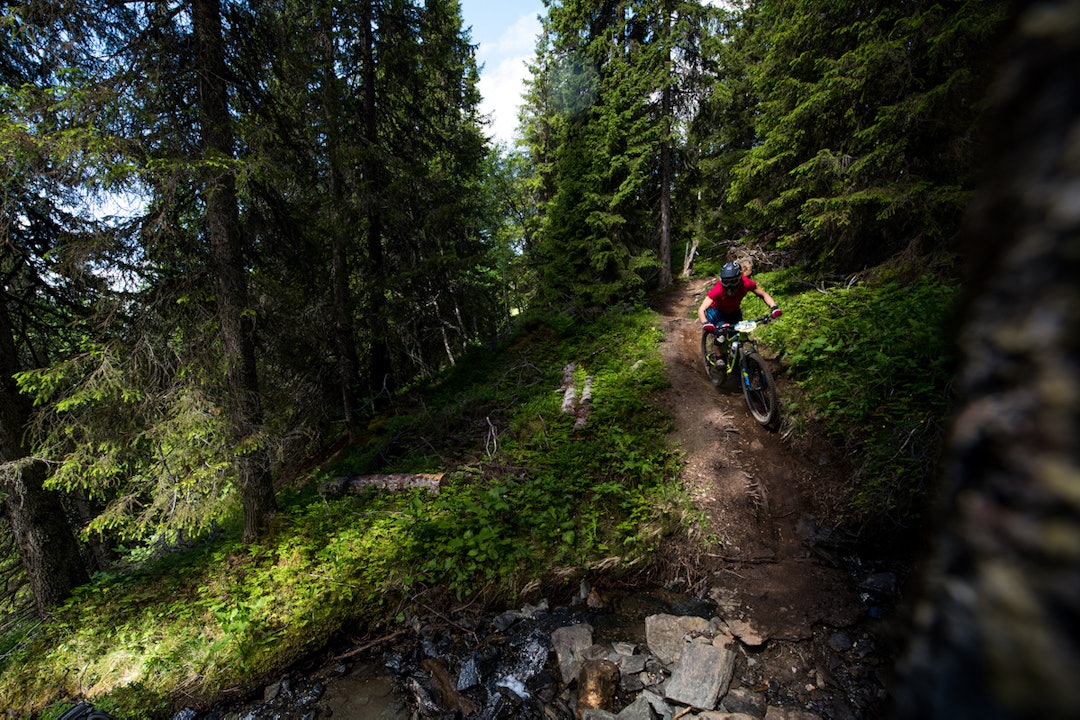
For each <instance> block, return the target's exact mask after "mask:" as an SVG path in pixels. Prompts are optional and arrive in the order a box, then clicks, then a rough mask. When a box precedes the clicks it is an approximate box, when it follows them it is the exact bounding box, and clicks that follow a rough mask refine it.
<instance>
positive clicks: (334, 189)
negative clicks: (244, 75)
mask: <svg viewBox="0 0 1080 720" xmlns="http://www.w3.org/2000/svg"><path fill="white" fill-rule="evenodd" d="M330 15H331V13H329V12H328V13H327V14H326V16H325V17H323V18H321V19H320V23H322V25H323V28H322V36H321V37H322V44H323V97H324V98H325V103H324V106H325V113H326V116H325V117H326V133H327V146H326V149H327V156H328V163H329V184H330V196H331V197H332V198H333V206H332V208H331V212H333V213H334V222H333V223H332V232H331V235H330V244H331V272H330V275H331V283H332V288H333V299H334V300H333V313H334V346H335V347H336V349H337V365H338V382H339V384H340V387H341V408H342V414H343V416H344V417H343V419H344V422H345V429H346V431H347V432H348V436H349V440H350V441H351V440H352V439H353V435H354V433H355V431H356V422H357V420H356V414H357V411H356V405H357V403H356V399H357V392H356V390H357V378H358V374H357V373H358V368H359V366H360V361H359V355H358V353H357V351H356V338H355V334H354V326H353V297H352V291H351V290H350V288H349V281H350V278H351V276H352V268H351V263H350V261H349V247H348V240H349V233H348V232H347V230H346V229H347V228H349V227H350V224H349V223H348V222H347V221H346V220H345V219H344V218H343V217H342V209H343V208H344V207H345V206H346V202H345V199H344V188H343V187H342V179H341V176H342V168H341V162H342V160H341V157H340V152H339V149H340V142H341V137H340V133H341V128H340V124H339V123H340V118H341V112H342V111H341V103H340V102H339V100H338V97H339V95H338V93H339V88H338V87H337V85H338V83H337V76H336V72H335V57H334V40H333V37H332V27H333V18H332V17H330Z"/></svg>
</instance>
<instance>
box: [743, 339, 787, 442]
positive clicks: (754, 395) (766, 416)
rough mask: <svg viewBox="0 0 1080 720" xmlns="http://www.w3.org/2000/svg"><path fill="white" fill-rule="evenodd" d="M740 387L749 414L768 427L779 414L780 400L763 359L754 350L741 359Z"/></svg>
mask: <svg viewBox="0 0 1080 720" xmlns="http://www.w3.org/2000/svg"><path fill="white" fill-rule="evenodd" d="M741 364H742V389H743V395H745V396H746V404H747V406H748V407H749V408H750V414H751V415H753V416H754V419H755V420H757V421H758V422H759V423H761V424H762V425H764V426H766V427H768V426H770V425H772V424H773V423H774V422H776V418H777V417H778V416H779V415H780V401H779V399H778V397H777V394H776V383H774V382H773V376H772V372H771V371H770V370H769V366H768V365H766V364H765V360H764V359H763V358H762V357H761V356H760V355H758V354H757V353H756V352H753V351H751V352H749V353H747V354H746V355H744V356H743V359H742V363H741Z"/></svg>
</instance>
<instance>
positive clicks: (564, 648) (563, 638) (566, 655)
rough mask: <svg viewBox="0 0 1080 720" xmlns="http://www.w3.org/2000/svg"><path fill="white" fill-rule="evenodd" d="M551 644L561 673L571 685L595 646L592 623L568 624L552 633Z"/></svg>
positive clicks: (565, 682) (566, 682) (564, 681)
mask: <svg viewBox="0 0 1080 720" xmlns="http://www.w3.org/2000/svg"><path fill="white" fill-rule="evenodd" d="M551 645H552V647H553V648H554V649H555V657H556V659H557V660H558V662H559V673H560V674H561V675H562V681H563V683H564V684H567V685H569V684H570V682H571V681H572V680H576V679H577V676H578V673H579V672H581V664H582V663H583V662H585V660H586V653H587V652H588V651H589V649H590V648H592V646H593V629H592V625H588V624H586V623H581V624H579V625H567V626H566V627H561V628H558V629H556V630H555V631H554V632H553V633H551Z"/></svg>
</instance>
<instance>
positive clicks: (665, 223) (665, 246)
mask: <svg viewBox="0 0 1080 720" xmlns="http://www.w3.org/2000/svg"><path fill="white" fill-rule="evenodd" d="M671 15H672V13H671V9H670V8H669V7H668V4H667V3H664V46H665V47H664V77H663V79H662V82H663V83H664V87H663V90H662V91H661V95H662V105H663V111H662V112H663V115H664V117H663V121H662V122H663V123H664V136H663V138H662V139H661V141H660V289H661V290H662V289H664V288H666V287H668V286H669V285H671V281H672V278H671V180H672V167H671V114H672V101H671V92H672V90H671V86H672V83H673V82H674V78H672V77H671V73H672V68H671V42H672V40H671V36H672V30H671Z"/></svg>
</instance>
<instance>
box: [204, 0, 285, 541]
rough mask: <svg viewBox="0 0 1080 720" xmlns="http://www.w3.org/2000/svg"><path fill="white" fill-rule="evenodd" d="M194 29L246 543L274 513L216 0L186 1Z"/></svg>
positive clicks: (207, 191)
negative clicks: (261, 435)
mask: <svg viewBox="0 0 1080 720" xmlns="http://www.w3.org/2000/svg"><path fill="white" fill-rule="evenodd" d="M192 26H193V29H194V34H195V53H196V63H197V66H198V79H197V82H198V89H199V102H200V106H199V118H200V122H201V125H202V128H201V129H202V143H203V156H204V160H214V161H215V162H212V163H208V169H207V170H206V171H205V177H204V181H203V195H204V200H205V202H206V220H207V226H208V229H209V234H210V247H211V256H212V263H213V273H214V282H215V290H216V292H217V310H218V320H219V322H220V323H221V344H222V352H223V355H224V362H225V382H226V386H227V389H228V394H229V403H230V407H229V412H230V418H229V420H230V423H231V426H232V433H233V441H234V443H235V446H236V447H235V452H236V471H237V478H238V482H239V485H240V493H241V499H242V503H243V507H244V539H245V541H251V540H253V539H255V538H256V537H258V536H259V535H261V534H263V532H265V531H266V529H267V528H268V527H269V523H270V520H271V518H272V517H273V515H274V513H275V512H276V510H277V504H276V501H275V499H274V488H273V483H272V479H271V477H270V472H269V469H268V468H267V465H266V461H265V451H264V450H263V449H261V447H260V446H261V439H260V438H259V431H260V426H261V424H262V403H261V399H260V396H259V384H258V376H257V374H256V367H255V344H254V340H253V338H252V333H253V328H252V323H251V321H250V315H251V312H252V311H251V308H250V306H249V303H248V288H247V274H246V270H245V267H244V253H243V244H242V242H241V237H240V223H239V212H238V209H237V200H236V181H235V178H234V177H233V173H232V171H231V170H230V169H229V168H228V164H230V163H231V162H232V161H233V160H234V158H233V129H232V118H231V116H230V114H229V105H228V94H227V86H226V83H225V77H226V68H225V48H224V41H223V38H222V29H221V3H220V0H192ZM223 166H224V167H223Z"/></svg>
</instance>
